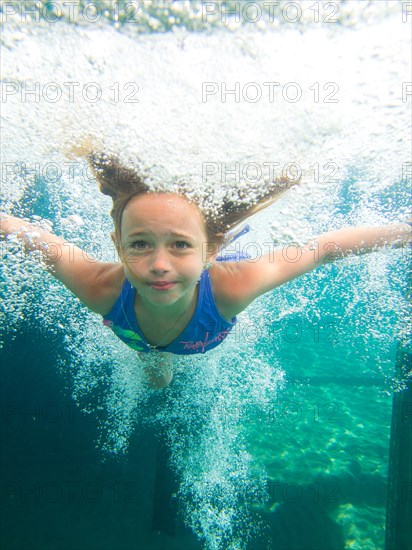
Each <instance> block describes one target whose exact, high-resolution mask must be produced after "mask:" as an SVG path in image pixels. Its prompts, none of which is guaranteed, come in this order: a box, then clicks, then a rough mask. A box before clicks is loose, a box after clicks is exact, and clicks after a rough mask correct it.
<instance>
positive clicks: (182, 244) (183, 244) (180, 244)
mask: <svg viewBox="0 0 412 550" xmlns="http://www.w3.org/2000/svg"><path fill="white" fill-rule="evenodd" d="M175 245H176V248H179V249H180V250H184V249H185V248H189V246H190V245H189V243H187V242H186V241H176V242H175Z"/></svg>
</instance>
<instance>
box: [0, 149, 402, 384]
mask: <svg viewBox="0 0 412 550" xmlns="http://www.w3.org/2000/svg"><path fill="white" fill-rule="evenodd" d="M87 158H88V162H89V163H90V165H91V167H92V169H93V171H94V174H95V176H96V178H97V180H98V182H99V185H100V190H101V191H102V193H104V194H106V195H110V196H111V197H112V199H113V207H112V210H111V216H112V218H113V221H114V226H115V231H114V233H112V235H111V237H112V240H113V242H114V244H115V247H116V250H117V253H118V256H119V258H120V263H105V262H95V261H93V262H92V261H90V260H88V259H87V256H86V255H85V254H84V253H83V251H82V250H81V249H79V248H78V247H76V246H74V245H72V244H69V243H67V242H66V241H65V240H64V239H62V238H60V237H57V236H56V235H53V234H51V233H50V232H48V231H44V230H42V229H41V228H39V227H38V226H36V225H33V224H29V223H26V222H25V221H23V220H21V219H19V218H17V217H14V216H9V215H7V214H2V215H1V218H0V220H1V225H0V229H1V231H0V235H1V236H2V237H3V238H6V236H7V235H11V234H14V235H16V236H17V237H18V238H19V239H21V240H22V241H23V243H24V247H25V250H27V251H30V250H35V249H37V250H40V251H41V253H42V257H43V259H44V262H45V265H46V267H48V268H50V273H51V274H52V275H53V276H54V277H56V278H57V279H58V280H60V281H61V282H62V283H63V284H64V285H65V286H66V287H67V288H68V289H69V290H70V291H71V292H73V293H74V294H75V295H76V296H77V297H78V298H79V299H80V300H81V301H82V302H83V304H85V305H86V306H87V307H88V308H89V309H91V310H92V311H94V312H96V313H98V314H100V315H102V316H103V323H104V324H105V325H106V326H108V327H110V328H111V329H112V331H113V332H114V333H115V334H116V335H117V336H118V337H119V338H120V339H121V340H123V342H125V343H126V344H127V345H128V346H130V347H131V348H133V349H134V350H136V352H137V353H138V354H139V357H140V358H141V359H142V361H143V363H144V365H145V372H146V374H147V376H148V382H149V385H150V386H151V387H152V388H163V387H165V386H167V385H168V384H169V383H170V382H171V380H172V376H173V374H172V368H171V358H172V357H173V355H172V354H184V355H187V354H193V353H205V352H207V351H209V350H211V349H213V348H214V347H216V346H218V345H219V344H220V343H221V342H222V341H223V340H224V339H225V338H226V336H227V334H228V333H229V332H230V331H231V329H232V328H233V326H234V325H235V324H236V315H237V314H238V313H240V312H241V311H243V310H244V309H245V308H246V307H247V306H248V305H249V304H250V303H251V302H253V300H255V299H256V298H257V297H258V296H260V295H262V294H264V293H266V292H269V291H271V290H272V289H274V288H276V287H278V286H280V285H282V284H284V283H287V282H288V281H291V280H292V279H294V278H296V277H299V276H300V275H302V274H303V273H306V272H308V271H310V270H313V269H315V268H317V267H319V266H320V265H322V264H324V263H326V262H331V261H334V260H336V259H339V258H342V257H344V256H345V255H347V254H350V253H353V254H363V253H367V252H371V251H373V250H374V249H376V248H377V247H382V246H385V245H391V246H394V247H400V246H402V245H403V244H405V243H409V242H411V240H412V229H411V225H412V224H411V221H408V222H406V223H396V224H390V225H385V226H380V227H356V228H346V229H340V230H338V231H331V232H328V233H325V234H322V235H320V236H318V237H317V238H316V239H314V240H312V241H310V242H308V243H307V244H306V245H305V246H303V247H302V248H298V249H297V250H296V254H294V255H293V256H294V257H293V259H289V256H290V255H289V254H286V253H285V250H284V249H277V250H274V251H272V252H269V253H268V254H267V255H264V256H262V257H260V258H258V259H257V260H256V259H254V260H253V262H251V261H248V257H245V256H239V255H238V256H236V257H230V256H229V257H218V250H219V249H220V248H221V247H222V245H224V244H225V243H227V242H228V235H229V237H230V235H231V234H232V235H233V231H232V230H233V228H235V227H237V226H239V224H240V223H241V222H242V221H244V220H245V219H247V218H248V217H249V216H251V215H252V214H255V213H256V212H258V211H260V210H262V209H263V208H265V207H267V206H268V205H269V204H272V203H273V202H274V201H275V200H276V199H277V198H278V197H279V196H280V195H281V194H282V193H283V192H285V191H286V190H287V189H289V188H290V187H291V186H292V185H294V183H293V182H291V181H290V180H288V179H287V178H283V179H278V180H275V181H274V182H269V183H268V184H267V185H266V187H265V189H262V190H261V191H260V195H259V196H258V198H257V202H256V203H255V204H253V205H251V204H248V203H247V201H246V197H239V201H237V202H232V201H230V200H227V199H225V200H224V201H223V204H222V205H221V207H220V208H219V209H218V210H214V211H213V212H210V211H208V210H207V208H206V207H200V206H199V205H197V204H196V202H195V199H194V198H193V196H192V195H191V196H190V197H189V196H188V195H187V194H185V191H184V189H183V188H182V187H181V186H180V187H179V189H178V190H177V192H170V191H156V192H155V191H153V190H151V189H150V188H149V186H148V185H147V184H146V183H145V181H144V179H143V177H142V176H140V175H139V174H137V173H136V172H135V171H133V170H131V169H129V168H126V167H125V166H122V164H121V163H120V162H119V160H118V159H117V158H116V157H114V156H111V157H109V156H107V155H105V154H97V153H91V154H89V155H88V157H87ZM246 230H247V228H246ZM237 236H239V234H238V235H235V238H237ZM232 240H233V239H232Z"/></svg>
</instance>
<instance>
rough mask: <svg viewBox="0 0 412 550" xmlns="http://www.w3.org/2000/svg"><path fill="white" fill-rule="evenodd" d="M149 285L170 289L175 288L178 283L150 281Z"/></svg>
mask: <svg viewBox="0 0 412 550" xmlns="http://www.w3.org/2000/svg"><path fill="white" fill-rule="evenodd" d="M149 285H150V286H151V287H152V288H153V289H155V290H169V289H171V288H173V287H174V286H175V285H176V283H149Z"/></svg>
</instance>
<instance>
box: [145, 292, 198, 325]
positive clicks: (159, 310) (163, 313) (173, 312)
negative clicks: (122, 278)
mask: <svg viewBox="0 0 412 550" xmlns="http://www.w3.org/2000/svg"><path fill="white" fill-rule="evenodd" d="M197 296H198V285H197V284H196V285H195V286H194V287H193V290H192V291H191V292H188V293H187V294H186V295H185V296H183V297H182V298H181V300H179V301H178V302H177V303H176V304H173V305H172V306H158V305H153V304H150V303H148V302H146V301H144V300H142V297H141V296H140V294H139V293H138V292H136V300H135V310H136V314H137V315H138V317H139V318H141V319H146V320H148V319H150V321H151V322H153V321H155V322H159V323H160V324H165V323H169V322H172V321H175V320H176V319H178V318H179V317H180V316H182V317H185V318H186V315H184V313H185V312H187V314H188V319H189V318H190V319H191V318H192V316H193V314H194V312H195V310H196V304H197ZM188 310H191V311H190V317H189V311H188Z"/></svg>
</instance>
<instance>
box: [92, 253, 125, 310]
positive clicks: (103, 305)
mask: <svg viewBox="0 0 412 550" xmlns="http://www.w3.org/2000/svg"><path fill="white" fill-rule="evenodd" d="M125 278H126V275H125V273H124V269H123V264H122V263H119V262H116V263H108V264H106V266H105V269H104V271H103V273H102V275H101V278H100V284H99V299H98V302H97V304H96V307H94V308H93V311H95V312H96V313H99V314H100V315H106V314H107V313H109V311H110V310H111V309H112V307H113V306H114V304H115V302H116V300H117V298H118V297H119V295H120V292H121V291H122V286H123V283H124V280H125Z"/></svg>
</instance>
